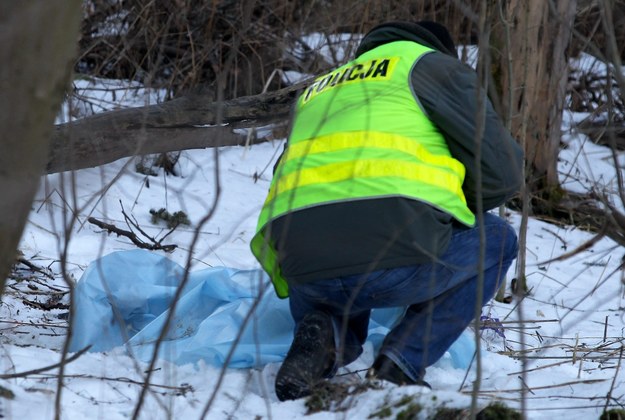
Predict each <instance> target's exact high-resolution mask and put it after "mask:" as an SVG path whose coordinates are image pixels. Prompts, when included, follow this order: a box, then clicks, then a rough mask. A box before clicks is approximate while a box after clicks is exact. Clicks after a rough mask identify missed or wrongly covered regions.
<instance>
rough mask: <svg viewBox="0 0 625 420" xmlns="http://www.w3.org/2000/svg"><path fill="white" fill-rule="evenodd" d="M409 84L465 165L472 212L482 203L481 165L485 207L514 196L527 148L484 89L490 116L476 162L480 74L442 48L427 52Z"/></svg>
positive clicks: (465, 187)
mask: <svg viewBox="0 0 625 420" xmlns="http://www.w3.org/2000/svg"><path fill="white" fill-rule="evenodd" d="M410 83H411V85H412V86H411V87H412V89H413V92H414V94H415V97H416V99H417V102H418V103H419V104H420V106H421V108H422V109H423V111H424V112H425V113H426V115H427V116H428V117H429V118H430V120H431V121H432V122H433V123H434V124H435V125H436V126H437V127H438V129H439V130H440V131H441V132H442V133H443V135H444V137H445V139H446V141H447V144H448V147H449V150H450V152H451V155H452V156H453V157H454V158H455V159H457V160H459V161H460V162H461V163H462V164H463V165H464V166H465V169H466V174H465V179H464V184H463V190H464V194H465V198H466V200H467V204H468V206H469V208H470V209H471V210H472V211H475V210H476V205H477V203H478V201H477V200H478V199H479V198H480V197H478V196H477V195H478V191H479V190H478V189H477V181H478V179H479V178H478V176H477V175H478V172H477V171H478V168H480V169H481V175H482V177H481V184H482V185H481V187H482V188H481V200H482V204H483V209H484V210H490V209H493V208H495V207H497V206H499V205H501V204H503V203H504V202H506V200H508V199H509V198H511V197H512V196H513V195H514V194H516V192H517V191H518V190H519V188H520V186H521V182H522V170H521V169H522V165H523V152H522V150H521V147H520V146H519V145H518V143H517V142H516V141H515V140H514V139H513V138H512V136H511V135H510V133H509V131H508V130H507V129H506V128H505V127H504V126H503V123H502V121H501V119H500V118H499V116H498V115H497V113H496V112H495V110H494V108H493V106H492V104H491V102H490V100H488V98H487V97H486V95H485V93H484V89H481V88H480V90H479V94H481V95H484V98H485V100H486V104H485V105H486V109H485V111H486V117H485V124H484V130H483V134H482V136H481V139H480V140H479V141H480V162H479V165H478V162H477V161H476V156H477V148H476V130H477V116H478V111H479V107H478V96H477V95H478V86H479V85H478V78H477V74H476V73H475V71H474V70H473V69H471V68H470V67H469V66H467V65H465V64H463V63H462V62H460V61H459V60H456V59H455V58H453V57H449V56H446V55H444V54H441V53H430V54H427V55H425V56H423V57H422V58H421V59H420V60H419V61H418V62H417V63H416V64H415V65H414V67H413V70H412V73H411V76H410Z"/></svg>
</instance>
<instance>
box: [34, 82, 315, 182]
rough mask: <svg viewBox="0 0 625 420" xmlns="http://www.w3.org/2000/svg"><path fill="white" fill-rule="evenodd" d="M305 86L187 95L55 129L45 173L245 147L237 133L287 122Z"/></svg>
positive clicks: (302, 84)
mask: <svg viewBox="0 0 625 420" xmlns="http://www.w3.org/2000/svg"><path fill="white" fill-rule="evenodd" d="M304 84H305V82H302V83H299V84H297V85H293V86H290V87H287V88H284V89H281V90H277V91H274V92H268V93H263V94H260V95H255V96H244V97H240V98H236V99H232V100H228V101H223V102H213V101H211V100H210V99H209V98H207V97H205V96H201V95H187V96H183V97H180V98H177V99H174V100H171V101H168V102H164V103H162V104H158V105H150V106H145V107H139V108H128V109H121V110H116V111H109V112H104V113H101V114H96V115H93V116H90V117H87V118H83V119H81V120H78V121H74V122H71V123H67V124H60V125H57V126H56V127H55V130H54V132H53V133H52V136H51V138H50V151H49V157H48V163H47V166H46V172H47V173H48V174H50V173H56V172H63V171H70V170H76V169H83V168H90V167H94V166H99V165H103V164H105V163H110V162H113V161H115V160H117V159H121V158H124V157H129V156H136V155H144V154H151V153H163V152H171V151H177V150H186V149H198V148H206V147H219V146H232V145H242V144H245V142H246V141H247V136H246V135H243V134H237V133H235V132H234V131H233V130H234V129H236V128H251V127H259V126H263V125H269V124H275V123H279V122H286V121H287V120H288V117H289V115H290V113H291V109H292V105H293V102H294V101H295V99H296V97H297V92H298V90H300V89H301V88H302V87H303V86H304Z"/></svg>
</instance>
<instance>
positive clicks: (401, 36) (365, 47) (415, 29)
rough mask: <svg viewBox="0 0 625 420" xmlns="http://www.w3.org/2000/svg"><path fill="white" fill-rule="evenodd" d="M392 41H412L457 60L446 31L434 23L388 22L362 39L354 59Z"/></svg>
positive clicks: (454, 49)
mask: <svg viewBox="0 0 625 420" xmlns="http://www.w3.org/2000/svg"><path fill="white" fill-rule="evenodd" d="M435 33H437V35H438V37H437V35H435ZM439 38H442V39H443V40H441V39H439ZM394 41H414V42H416V43H418V44H421V45H425V46H426V47H430V48H433V49H435V50H437V51H440V52H442V53H445V54H448V55H451V56H452V57H454V58H458V54H457V52H456V47H455V45H454V43H453V40H452V39H451V36H450V35H449V33H448V32H447V29H445V27H444V26H442V25H440V24H437V23H434V22H388V23H383V24H381V25H378V26H376V27H375V28H373V29H371V30H370V31H369V32H368V33H367V35H365V37H364V38H363V39H362V41H361V42H360V45H359V46H358V49H357V50H356V57H359V56H360V55H362V54H364V53H366V52H367V51H369V50H372V49H374V48H377V47H379V46H380V45H384V44H388V43H389V42H394Z"/></svg>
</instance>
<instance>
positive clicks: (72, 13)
mask: <svg viewBox="0 0 625 420" xmlns="http://www.w3.org/2000/svg"><path fill="white" fill-rule="evenodd" d="M81 4H82V2H81V1H80V0H45V1H28V2H21V1H3V2H1V3H0V39H1V40H2V47H1V48H0V62H1V63H2V65H1V66H0V92H2V93H1V94H0V136H1V137H0V191H1V192H2V198H1V199H0V293H1V292H2V291H3V290H4V284H5V280H6V277H7V276H8V274H9V270H10V267H11V264H12V262H13V261H14V260H15V255H16V248H17V245H18V242H19V240H20V237H21V235H22V230H23V228H24V225H25V223H26V219H27V217H28V214H29V212H30V208H31V204H32V199H33V196H34V194H35V192H36V190H37V186H38V184H39V179H40V176H41V174H42V173H43V169H44V166H45V163H46V160H47V157H48V135H49V133H50V130H51V129H52V126H53V122H54V117H55V115H56V113H57V112H58V109H59V105H60V102H61V100H62V98H63V93H64V91H65V88H66V85H67V82H68V80H69V75H70V71H71V63H72V58H73V57H74V54H75V51H76V46H77V42H78V29H79V24H80V18H81V10H82V9H81Z"/></svg>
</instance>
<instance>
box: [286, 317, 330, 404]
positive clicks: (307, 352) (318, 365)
mask: <svg viewBox="0 0 625 420" xmlns="http://www.w3.org/2000/svg"><path fill="white" fill-rule="evenodd" d="M334 361H335V346H334V329H333V327H332V318H331V317H330V315H328V314H326V313H324V312H313V313H310V314H308V315H306V316H305V317H304V319H303V320H302V321H301V322H300V324H299V325H298V327H297V331H295V337H294V338H293V343H292V344H291V348H290V349H289V352H288V353H287V355H286V358H285V359H284V362H283V363H282V366H281V367H280V370H278V374H277V376H276V395H277V396H278V399H279V400H280V401H285V400H295V399H297V398H301V397H305V396H307V395H310V393H311V390H312V388H314V387H315V385H317V384H318V383H319V382H321V381H322V380H323V379H324V378H326V377H328V376H329V375H331V374H332V371H333V368H334Z"/></svg>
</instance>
